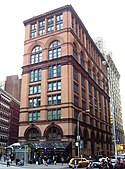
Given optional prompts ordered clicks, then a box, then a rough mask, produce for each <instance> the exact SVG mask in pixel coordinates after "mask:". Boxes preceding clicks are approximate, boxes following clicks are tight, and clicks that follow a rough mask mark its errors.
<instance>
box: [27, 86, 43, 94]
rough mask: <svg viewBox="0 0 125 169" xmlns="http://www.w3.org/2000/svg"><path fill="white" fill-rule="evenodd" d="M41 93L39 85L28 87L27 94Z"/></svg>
mask: <svg viewBox="0 0 125 169" xmlns="http://www.w3.org/2000/svg"><path fill="white" fill-rule="evenodd" d="M36 93H41V85H34V86H30V88H29V94H36Z"/></svg>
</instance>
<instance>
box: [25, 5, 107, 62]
mask: <svg viewBox="0 0 125 169" xmlns="http://www.w3.org/2000/svg"><path fill="white" fill-rule="evenodd" d="M62 11H71V12H72V13H73V15H74V16H75V17H76V18H77V19H78V21H79V23H80V24H81V26H82V27H83V28H84V30H85V32H86V34H87V36H88V37H89V39H90V40H91V42H92V43H93V45H94V47H95V48H96V50H97V51H98V53H99V55H100V56H101V58H102V60H105V58H104V57H103V55H102V53H101V52H100V51H99V49H98V48H97V46H96V44H95V42H94V40H93V39H92V37H91V36H90V35H89V33H88V30H87V29H86V27H85V25H84V24H83V21H82V20H81V19H80V17H79V16H78V14H77V13H76V11H75V10H74V8H73V7H72V5H65V6H62V7H59V8H56V9H53V10H51V11H49V12H45V13H43V14H40V15H37V16H34V17H32V18H30V19H27V20H24V22H23V24H24V25H25V26H26V25H27V24H29V23H30V22H34V21H35V20H38V19H40V18H41V17H42V18H44V17H46V16H47V15H53V14H55V13H57V12H62ZM105 61H106V60H105Z"/></svg>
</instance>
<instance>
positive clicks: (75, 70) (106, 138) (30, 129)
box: [19, 5, 113, 158]
mask: <svg viewBox="0 0 125 169" xmlns="http://www.w3.org/2000/svg"><path fill="white" fill-rule="evenodd" d="M24 26H25V42H24V58H23V67H22V70H23V71H22V85H21V105H20V124H19V142H21V143H24V144H26V145H29V146H30V147H31V155H32V157H33V156H34V154H35V153H36V154H37V155H42V154H47V155H50V156H51V155H52V154H53V155H56V156H57V157H58V158H60V157H61V156H62V155H63V156H64V157H68V156H69V157H71V156H77V155H78V147H77V145H78V144H77V141H78V138H80V140H79V141H80V147H79V148H80V155H83V156H89V155H91V156H95V155H99V154H103V155H111V154H112V153H113V152H112V132H111V125H110V97H109V88H108V78H107V77H108V72H107V65H106V66H105V65H103V61H105V58H104V57H103V55H102V54H101V52H100V51H99V50H98V48H97V46H96V45H95V43H94V41H93V40H92V38H91V36H90V35H89V33H88V31H87V29H86V28H85V26H84V24H83V22H82V21H81V19H80V18H79V16H78V15H77V13H76V12H75V10H74V9H73V7H72V6H71V5H66V6H63V7H61V8H58V9H55V10H52V11H49V12H46V13H45V14H41V15H38V16H35V17H33V18H30V19H28V20H25V21H24ZM87 110H89V111H87ZM81 112H82V113H81ZM78 117H79V119H78ZM78 120H79V128H78ZM78 131H79V132H78ZM78 133H79V135H78Z"/></svg>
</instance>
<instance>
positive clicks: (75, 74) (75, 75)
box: [73, 68, 78, 81]
mask: <svg viewBox="0 0 125 169" xmlns="http://www.w3.org/2000/svg"><path fill="white" fill-rule="evenodd" d="M73 77H74V79H75V80H76V81H78V70H77V69H76V68H73Z"/></svg>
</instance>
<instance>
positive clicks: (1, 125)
mask: <svg viewBox="0 0 125 169" xmlns="http://www.w3.org/2000/svg"><path fill="white" fill-rule="evenodd" d="M19 110H20V102H19V101H18V100H16V99H15V98H14V97H13V96H11V95H10V94H9V93H7V92H6V91H5V90H3V89H1V88H0V152H4V150H5V147H7V146H8V145H10V144H12V143H15V142H17V141H18V131H19Z"/></svg>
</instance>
